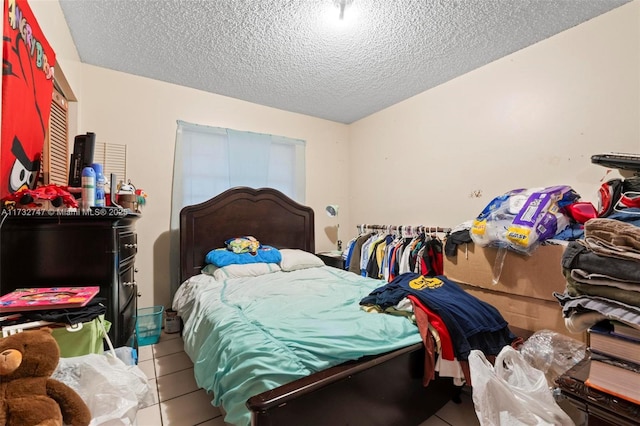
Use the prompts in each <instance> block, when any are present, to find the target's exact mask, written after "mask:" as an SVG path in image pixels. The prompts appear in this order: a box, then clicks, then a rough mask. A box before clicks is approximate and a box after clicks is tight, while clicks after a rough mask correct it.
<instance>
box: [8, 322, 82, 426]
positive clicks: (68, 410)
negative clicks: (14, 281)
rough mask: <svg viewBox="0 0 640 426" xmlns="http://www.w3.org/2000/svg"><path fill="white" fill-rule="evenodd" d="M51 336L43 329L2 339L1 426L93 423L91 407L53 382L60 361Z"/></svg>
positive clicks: (48, 329)
mask: <svg viewBox="0 0 640 426" xmlns="http://www.w3.org/2000/svg"><path fill="white" fill-rule="evenodd" d="M51 333H52V331H51V329H50V328H43V329H39V330H26V331H23V332H22V333H17V334H13V335H11V336H8V337H5V338H0V425H3V426H4V425H6V426H32V425H33V426H35V425H38V426H54V425H55V426H62V425H63V424H68V425H72V426H87V425H88V424H89V423H90V422H91V412H90V411H89V407H87V404H86V403H85V402H84V401H83V400H82V398H81V397H80V395H78V394H77V393H76V391H74V390H73V389H72V388H70V387H69V386H67V385H66V384H64V383H62V382H60V381H58V380H55V379H52V378H50V376H51V374H52V373H53V372H54V370H55V369H56V367H57V365H58V361H59V359H60V348H59V346H58V342H56V340H55V339H54V338H53V336H52V334H51ZM63 421H64V423H63Z"/></svg>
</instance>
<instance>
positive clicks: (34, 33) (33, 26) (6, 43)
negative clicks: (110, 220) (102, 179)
mask: <svg viewBox="0 0 640 426" xmlns="http://www.w3.org/2000/svg"><path fill="white" fill-rule="evenodd" d="M3 5H4V8H3V17H4V25H3V34H2V35H3V37H2V140H1V143H0V199H2V198H5V197H6V196H8V195H9V194H12V193H14V192H17V191H19V190H20V189H24V188H34V187H35V185H36V183H37V178H38V173H39V171H40V161H41V158H42V148H43V146H44V141H45V139H46V137H47V134H48V131H49V113H50V110H51V96H52V92H53V67H54V64H55V54H54V52H53V50H52V49H51V46H49V43H48V42H47V40H46V39H45V38H44V35H43V34H42V30H41V29H40V27H39V26H38V23H37V22H36V19H35V17H34V16H33V12H32V11H31V8H30V7H29V4H28V3H27V1H26V0H3Z"/></svg>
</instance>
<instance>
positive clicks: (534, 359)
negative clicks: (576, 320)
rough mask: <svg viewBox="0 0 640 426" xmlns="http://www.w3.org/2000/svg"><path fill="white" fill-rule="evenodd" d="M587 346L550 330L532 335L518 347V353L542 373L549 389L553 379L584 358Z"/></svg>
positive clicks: (553, 382) (552, 385)
mask: <svg viewBox="0 0 640 426" xmlns="http://www.w3.org/2000/svg"><path fill="white" fill-rule="evenodd" d="M586 349H587V346H586V345H585V344H584V343H582V342H580V341H579V340H576V339H572V338H571V337H568V336H564V335H562V334H560V333H556V332H555V331H551V330H539V331H536V332H535V333H533V335H531V337H529V338H528V339H527V340H526V341H525V342H524V343H523V345H522V346H521V347H520V353H521V354H522V356H523V357H524V359H525V360H527V362H528V363H529V364H531V366H533V367H534V368H537V369H538V370H541V371H542V372H544V374H545V376H546V378H547V382H548V384H549V386H550V387H554V386H555V379H556V378H558V377H559V376H560V375H562V374H564V373H565V372H566V371H567V370H569V369H570V368H571V367H573V366H574V365H576V364H577V363H578V362H580V361H581V360H582V358H584V356H585V354H586Z"/></svg>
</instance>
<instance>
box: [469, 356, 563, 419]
mask: <svg viewBox="0 0 640 426" xmlns="http://www.w3.org/2000/svg"><path fill="white" fill-rule="evenodd" d="M495 365H496V366H495V368H494V367H493V366H492V365H491V364H490V363H489V361H487V359H486V357H485V356H484V354H483V353H482V352H481V351H478V350H472V351H471V353H470V354H469V371H470V373H471V385H472V386H473V404H474V408H475V411H476V415H477V416H478V420H479V421H480V424H481V425H482V426H489V425H491V426H494V425H500V426H516V425H517V426H520V425H540V426H541V425H545V426H551V425H554V426H556V425H563V426H571V425H574V422H573V420H571V418H570V417H569V416H568V415H567V414H566V413H565V412H564V411H563V410H562V409H561V408H560V406H558V404H557V403H556V402H555V400H554V399H553V394H552V392H551V390H550V389H549V387H548V386H547V381H546V379H545V377H544V373H543V372H542V371H540V370H538V369H536V368H533V367H532V366H531V365H529V364H528V363H527V361H525V360H524V358H523V357H522V355H521V354H520V353H519V352H518V351H516V350H515V349H513V348H512V347H511V346H505V347H504V348H503V349H502V351H500V353H499V354H498V356H497V357H496V361H495Z"/></svg>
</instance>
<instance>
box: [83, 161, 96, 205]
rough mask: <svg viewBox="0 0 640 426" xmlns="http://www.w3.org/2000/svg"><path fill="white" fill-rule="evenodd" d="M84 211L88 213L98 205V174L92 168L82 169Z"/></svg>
mask: <svg viewBox="0 0 640 426" xmlns="http://www.w3.org/2000/svg"><path fill="white" fill-rule="evenodd" d="M81 181H82V204H81V205H82V210H83V211H88V210H90V209H91V207H93V206H95V204H96V172H95V171H94V170H93V168H92V167H85V168H84V169H82V180H81Z"/></svg>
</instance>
